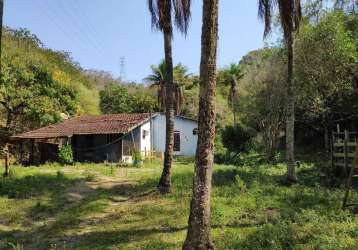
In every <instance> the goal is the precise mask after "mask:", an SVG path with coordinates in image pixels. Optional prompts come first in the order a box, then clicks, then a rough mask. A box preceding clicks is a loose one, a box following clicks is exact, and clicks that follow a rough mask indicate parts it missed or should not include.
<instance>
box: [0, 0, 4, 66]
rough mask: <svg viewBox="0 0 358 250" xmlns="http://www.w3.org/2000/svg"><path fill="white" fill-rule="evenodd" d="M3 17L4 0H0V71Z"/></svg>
mask: <svg viewBox="0 0 358 250" xmlns="http://www.w3.org/2000/svg"><path fill="white" fill-rule="evenodd" d="M3 17H4V0H0V71H1V52H2V23H3Z"/></svg>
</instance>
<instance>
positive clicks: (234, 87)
mask: <svg viewBox="0 0 358 250" xmlns="http://www.w3.org/2000/svg"><path fill="white" fill-rule="evenodd" d="M223 73H224V78H225V81H226V82H229V83H230V90H229V95H228V104H229V107H230V109H231V111H232V113H233V115H234V124H236V123H237V118H236V113H237V111H238V105H239V86H238V80H240V78H241V77H242V73H241V68H240V65H239V64H236V63H232V64H230V65H229V67H228V68H227V69H225V70H224V71H223Z"/></svg>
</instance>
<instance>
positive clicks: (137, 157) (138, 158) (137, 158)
mask: <svg viewBox="0 0 358 250" xmlns="http://www.w3.org/2000/svg"><path fill="white" fill-rule="evenodd" d="M132 159H133V166H135V167H138V166H140V165H141V164H142V155H141V153H140V151H139V150H138V149H134V150H133V152H132Z"/></svg>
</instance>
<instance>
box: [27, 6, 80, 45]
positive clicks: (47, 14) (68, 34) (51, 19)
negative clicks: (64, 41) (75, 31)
mask: <svg viewBox="0 0 358 250" xmlns="http://www.w3.org/2000/svg"><path fill="white" fill-rule="evenodd" d="M33 2H34V3H35V4H36V5H37V6H38V7H39V8H40V9H41V12H42V13H43V14H44V15H45V16H46V17H47V18H48V19H49V20H50V21H51V22H52V23H53V24H54V25H55V26H56V27H57V29H58V30H60V31H61V32H62V33H63V34H64V35H65V36H66V37H67V38H68V39H69V40H71V41H72V42H74V43H76V44H77V43H78V41H77V40H76V39H74V37H73V36H72V35H71V34H70V33H68V32H67V30H66V29H64V28H63V27H62V26H61V25H60V24H59V23H58V22H57V20H56V19H53V18H52V16H51V14H49V12H48V11H47V9H46V8H44V7H43V6H42V5H41V4H40V3H38V2H37V0H33ZM78 45H80V46H82V47H83V44H82V43H79V44H78Z"/></svg>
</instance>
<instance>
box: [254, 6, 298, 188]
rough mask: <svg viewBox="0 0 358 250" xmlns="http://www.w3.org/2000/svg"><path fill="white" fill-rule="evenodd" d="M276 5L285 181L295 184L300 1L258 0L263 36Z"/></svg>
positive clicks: (269, 24) (267, 32) (268, 27)
mask: <svg viewBox="0 0 358 250" xmlns="http://www.w3.org/2000/svg"><path fill="white" fill-rule="evenodd" d="M276 4H277V5H278V9H279V16H280V24H281V27H282V29H283V36H284V40H285V45H286V49H287V112H286V159H287V177H286V178H287V181H288V182H289V183H291V182H297V176H296V171H295V155H294V144H295V136H294V134H295V85H294V79H293V56H294V55H293V44H294V33H295V31H297V30H298V28H299V25H300V20H301V1H300V0H277V1H274V0H259V17H260V18H261V19H262V20H264V22H265V31H264V36H267V35H268V34H269V33H270V31H271V22H272V9H273V7H274V6H275V5H276Z"/></svg>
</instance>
